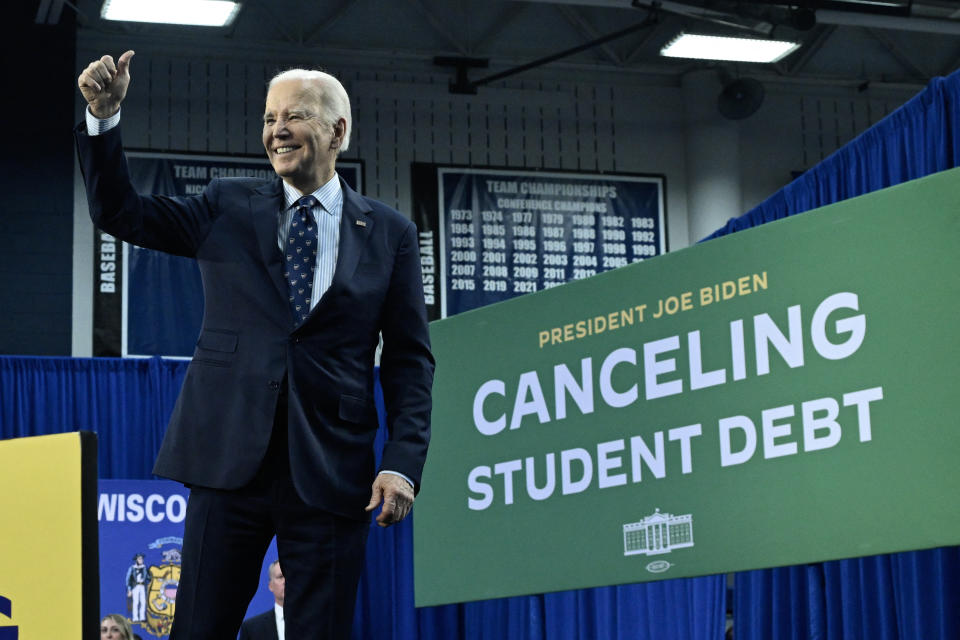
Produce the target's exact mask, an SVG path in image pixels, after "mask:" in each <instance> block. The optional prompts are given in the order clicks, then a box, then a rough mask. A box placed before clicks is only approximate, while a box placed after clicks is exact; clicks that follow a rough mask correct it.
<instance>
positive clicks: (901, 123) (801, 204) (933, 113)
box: [707, 71, 960, 640]
mask: <svg viewBox="0 0 960 640" xmlns="http://www.w3.org/2000/svg"><path fill="white" fill-rule="evenodd" d="M958 160H960V71H958V72H954V73H953V74H951V75H950V76H948V77H946V78H935V79H934V80H933V81H932V82H931V83H930V84H929V85H928V86H927V88H926V89H924V90H923V91H922V92H921V93H919V94H918V95H916V96H915V97H914V98H912V99H911V100H910V101H908V102H907V103H906V104H904V105H903V106H902V107H900V108H899V109H897V110H896V111H894V112H893V113H891V114H890V115H888V116H887V117H886V118H884V119H883V120H881V121H880V122H878V123H877V124H876V125H874V126H873V127H871V128H870V129H868V130H867V131H865V132H864V133H863V134H861V135H860V136H858V137H857V138H856V139H854V140H853V141H851V142H850V143H848V144H847V145H845V146H844V147H842V148H841V149H839V150H838V151H836V152H835V153H833V154H832V155H831V156H829V157H828V158H826V159H825V160H823V161H822V162H820V163H819V164H818V165H817V166H815V167H813V168H812V169H810V170H809V171H807V172H806V173H804V174H803V175H802V176H800V177H799V178H797V179H796V180H794V181H793V182H792V183H790V184H789V185H787V186H786V187H784V188H783V189H781V190H780V191H778V192H777V193H775V194H773V195H772V196H771V197H769V198H767V200H765V201H764V202H762V203H760V205H758V206H757V207H755V208H754V209H752V210H751V211H748V212H747V213H746V214H744V215H742V216H740V217H738V218H733V219H731V220H730V221H728V222H727V224H726V225H725V226H724V227H723V228H722V229H719V230H718V231H716V232H715V233H713V234H712V235H711V236H709V238H707V239H710V238H715V237H719V236H722V235H726V234H728V233H733V232H736V231H741V230H743V229H748V228H750V227H754V226H757V225H760V224H764V223H765V222H770V221H772V220H778V219H780V218H784V217H786V216H790V215H794V214H798V213H802V212H804V211H809V210H810V209H815V208H817V207H822V206H824V205H828V204H831V203H833V202H838V201H840V200H845V199H847V198H852V197H854V196H859V195H862V194H865V193H869V192H871V191H875V190H877V189H882V188H884V187H889V186H892V185H895V184H899V183H901V182H905V181H907V180H913V179H915V178H921V177H923V176H926V175H929V174H931V173H936V172H938V171H944V170H946V169H952V168H954V167H956V166H958ZM957 206H958V207H960V203H957ZM923 214H924V212H923V211H904V212H903V224H905V225H909V224H910V220H911V218H913V217H919V216H923ZM903 250H904V251H923V250H924V248H923V247H904V248H903ZM944 277H947V278H956V277H957V274H950V273H945V274H944ZM958 426H960V425H958ZM958 453H960V452H958ZM958 469H960V467H958ZM882 472H883V470H882V469H878V473H882ZM958 473H960V471H958ZM850 499H851V500H856V496H850ZM918 499H923V498H922V496H918ZM958 508H960V507H958ZM890 517H891V518H896V517H897V515H896V514H890ZM734 593H735V599H734V602H735V604H734V630H735V635H736V638H737V640H767V639H769V638H776V639H780V638H785V639H791V640H792V639H796V640H800V639H811V640H834V639H841V638H844V639H846V638H870V639H871V640H874V639H875V640H927V639H930V640H957V639H958V638H960V547H950V548H944V549H933V550H928V551H918V552H913V553H900V554H894V555H883V556H873V557H868V558H856V559H852V560H840V561H836V562H825V563H822V564H812V565H807V566H803V567H788V568H783V569H769V570H763V571H751V572H744V573H739V574H737V575H736V578H735V586H734Z"/></svg>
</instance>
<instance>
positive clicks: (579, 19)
mask: <svg viewBox="0 0 960 640" xmlns="http://www.w3.org/2000/svg"><path fill="white" fill-rule="evenodd" d="M557 11H559V12H560V14H561V15H562V16H563V17H564V18H566V20H567V22H569V23H570V24H572V25H573V26H574V27H576V28H577V29H578V30H579V31H580V33H582V34H583V35H584V36H586V37H587V38H589V39H590V40H596V39H597V38H600V37H602V36H601V34H600V33H598V32H597V30H596V29H594V28H593V25H591V24H590V23H589V22H587V20H586V19H585V18H584V17H583V16H582V15H580V13H579V12H578V11H577V10H576V9H571V8H570V7H565V6H560V7H557ZM598 46H599V49H600V50H601V51H603V53H604V54H605V55H606V56H607V58H608V59H609V60H610V62H612V63H613V64H615V65H618V66H619V65H622V64H623V59H622V58H621V57H620V56H619V55H617V52H616V51H614V50H613V48H612V47H611V46H610V45H608V44H601V45H598Z"/></svg>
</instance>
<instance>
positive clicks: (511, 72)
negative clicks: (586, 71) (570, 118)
mask: <svg viewBox="0 0 960 640" xmlns="http://www.w3.org/2000/svg"><path fill="white" fill-rule="evenodd" d="M654 22H655V18H654V17H653V14H652V13H650V14H648V15H647V17H646V19H645V20H643V21H642V22H638V23H636V24H633V25H630V26H629V27H626V28H625V29H621V30H619V31H615V32H613V33H608V34H607V35H605V36H603V37H601V38H598V39H596V40H593V41H592V42H586V43H584V44H582V45H579V46H576V47H572V48H570V49H564V50H563V51H559V52H557V53H554V54H552V55H549V56H545V57H543V58H538V59H536V60H534V61H533V62H528V63H527V64H522V65H520V66H518V67H513V68H512V69H507V70H506V71H501V72H500V73H495V74H493V75H492V76H487V77H485V78H480V79H479V80H474V81H473V82H471V83H470V85H471V86H472V87H479V86H481V85H485V84H490V83H491V82H494V81H496V80H502V79H503V78H508V77H510V76H515V75H517V74H518V73H523V72H524V71H529V70H530V69H535V68H537V67H542V66H544V65H546V64H550V63H551V62H554V61H556V60H560V59H561V58H567V57H569V56H572V55H574V54H575V53H580V52H581V51H586V50H587V49H591V48H593V47H596V46H598V45H601V44H604V43H606V42H610V41H612V40H616V39H617V38H622V37H623V36H625V35H628V34H631V33H633V32H634V31H639V30H640V29H644V28H646V27H649V26H650V25H651V24H653V23H654Z"/></svg>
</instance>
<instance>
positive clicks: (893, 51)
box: [866, 28, 930, 82]
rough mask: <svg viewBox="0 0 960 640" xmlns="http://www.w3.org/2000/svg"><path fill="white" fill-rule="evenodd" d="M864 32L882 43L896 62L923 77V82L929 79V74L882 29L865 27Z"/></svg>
mask: <svg viewBox="0 0 960 640" xmlns="http://www.w3.org/2000/svg"><path fill="white" fill-rule="evenodd" d="M866 32H867V33H869V34H870V35H871V36H872V37H873V38H874V39H875V40H876V41H877V42H879V43H880V44H882V45H883V46H884V47H885V48H886V49H887V51H889V52H890V55H892V56H893V57H894V58H896V60H897V62H899V63H900V64H901V65H903V66H904V67H906V69H907V71H909V72H911V73H912V74H914V75H915V76H917V77H918V78H923V80H924V82H926V81H928V80H930V74H929V73H927V72H926V71H924V70H923V69H921V68H920V67H919V66H917V64H916V63H915V62H914V61H913V60H911V59H910V56H909V55H907V53H906V52H905V51H903V50H901V49H900V47H899V46H897V43H896V42H894V41H893V40H891V39H890V36H888V35H887V34H886V33H884V32H883V31H878V30H877V29H869V28H868V29H866Z"/></svg>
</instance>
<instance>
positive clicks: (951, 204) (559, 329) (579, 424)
mask: <svg viewBox="0 0 960 640" xmlns="http://www.w3.org/2000/svg"><path fill="white" fill-rule="evenodd" d="M958 171H960V170H954V171H949V172H944V173H941V174H937V175H934V176H930V177H928V178H924V179H921V180H917V181H914V182H911V183H907V184H903V185H900V186H896V187H893V188H890V189H886V190H884V191H881V192H876V193H873V194H869V195H866V196H862V197H859V198H855V199H852V200H848V201H845V202H842V203H838V204H835V205H831V206H829V207H824V208H822V209H818V210H816V211H812V212H809V213H805V214H803V215H799V216H795V217H792V218H789V219H785V220H781V221H778V222H774V223H771V224H767V225H763V226H761V227H757V228H755V229H751V230H749V231H745V232H742V233H738V234H735V235H733V236H729V237H725V238H721V239H717V240H712V241H710V242H707V243H704V244H702V245H697V246H695V247H691V248H689V249H685V250H683V251H678V252H675V253H671V254H668V255H665V256H661V257H658V258H655V259H652V260H649V261H646V262H643V263H639V264H635V265H631V266H627V267H624V268H621V269H617V270H615V271H611V272H608V273H604V274H600V275H598V276H596V277H593V278H589V279H587V280H582V281H578V282H572V283H569V284H566V285H564V286H562V287H557V288H555V289H551V290H548V291H543V292H539V293H536V294H531V295H528V296H523V297H520V298H516V299H514V300H510V301H507V302H503V303H500V304H495V305H492V306H489V307H485V308H482V309H478V310H475V311H471V312H467V313H463V314H460V315H458V316H456V317H453V318H449V319H446V320H440V321H437V322H435V323H433V325H432V328H431V335H432V339H433V347H434V352H435V355H436V358H437V363H438V365H437V377H436V381H435V384H434V403H435V404H434V416H433V425H434V429H433V440H432V442H431V448H430V457H429V460H428V463H427V467H426V470H425V473H424V476H423V491H422V492H421V494H420V496H419V498H418V499H417V509H416V511H417V513H416V518H415V542H414V549H415V557H414V560H415V578H416V602H417V605H418V606H427V605H437V604H444V603H450V602H461V601H468V600H481V599H489V598H498V597H504V596H513V595H521V594H530V593H543V592H548V591H557V590H565V589H575V588H586V587H593V586H601V585H612V584H622V583H629V582H642V581H649V580H657V579H665V578H678V577H689V576H699V575H706V574H714V573H721V572H729V571H741V570H746V569H755V568H760V567H772V566H783V565H793V564H798V563H805V562H814V561H823V560H829V559H836V558H846V557H853V556H863V555H872V554H877V553H888V552H895V551H903V550H909V549H922V548H929V547H937V546H943V545H952V544H958V543H960V509H958V508H957V496H958V495H960V471H958V469H960V465H958V459H960V428H958V426H960V425H958V420H957V418H956V415H957V406H958V405H957V396H956V387H957V380H958V375H957V373H958V359H960V349H958V346H960V339H958V337H957V333H956V326H957V317H958V311H960V277H958V275H957V274H958V272H960V269H958V267H960V257H958V256H960V252H958V246H960V242H958V241H960V172H958Z"/></svg>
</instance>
